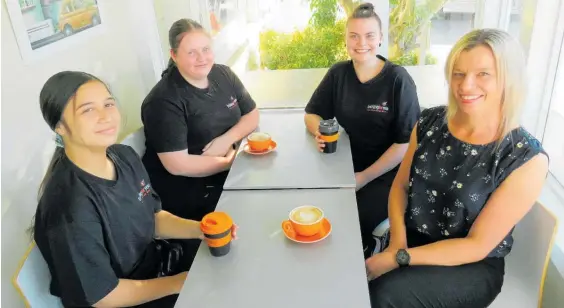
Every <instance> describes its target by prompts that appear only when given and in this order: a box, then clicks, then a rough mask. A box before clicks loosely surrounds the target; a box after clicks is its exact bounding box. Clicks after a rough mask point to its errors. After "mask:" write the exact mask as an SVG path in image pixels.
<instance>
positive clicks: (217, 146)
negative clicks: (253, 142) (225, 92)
mask: <svg viewBox="0 0 564 308" xmlns="http://www.w3.org/2000/svg"><path fill="white" fill-rule="evenodd" d="M258 122H259V111H258V109H256V108H254V109H253V110H251V111H250V112H249V113H247V114H245V115H244V116H242V117H241V119H239V122H237V124H235V125H234V126H233V127H231V128H230V129H229V130H228V131H227V132H225V133H224V134H223V135H221V136H219V137H217V138H215V139H213V140H212V141H211V142H210V143H208V144H207V145H206V147H204V149H203V153H202V155H203V156H216V157H217V156H223V155H225V153H227V152H228V151H229V149H230V148H231V147H233V144H235V143H237V142H239V141H240V140H241V139H243V138H245V136H247V135H249V134H250V133H251V132H252V131H254V130H255V129H256V128H257V126H258Z"/></svg>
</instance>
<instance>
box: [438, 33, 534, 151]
mask: <svg viewBox="0 0 564 308" xmlns="http://www.w3.org/2000/svg"><path fill="white" fill-rule="evenodd" d="M477 46H486V47H488V48H489V49H490V50H491V51H492V53H493V54H494V57H495V63H496V71H497V82H498V84H500V85H502V87H503V93H502V98H501V122H500V125H499V127H498V131H497V141H498V144H499V143H501V141H502V140H503V138H504V137H505V136H506V135H507V134H508V133H509V132H510V131H511V130H512V129H513V128H515V127H517V126H519V122H520V116H521V108H522V105H523V102H524V101H525V95H526V87H527V82H526V76H525V74H526V71H525V55H524V53H523V49H522V48H521V45H520V44H519V42H518V41H517V40H516V39H514V38H513V37H511V35H509V34H508V33H507V32H505V31H502V30H498V29H478V30H473V31H471V32H469V33H467V34H465V35H464V36H463V37H462V38H460V39H459V40H458V42H456V44H454V46H453V47H452V49H451V51H450V53H449V55H448V58H447V62H446V66H445V78H446V80H447V81H448V83H449V84H450V83H451V81H452V73H453V70H454V65H455V63H456V61H457V60H458V58H459V56H460V54H461V53H462V52H463V51H468V50H471V49H473V48H474V47H477ZM457 112H458V105H457V102H456V100H455V98H454V93H453V92H452V89H451V88H450V87H449V94H448V107H447V113H446V120H450V119H452V118H453V117H454V116H455V115H456V113H457Z"/></svg>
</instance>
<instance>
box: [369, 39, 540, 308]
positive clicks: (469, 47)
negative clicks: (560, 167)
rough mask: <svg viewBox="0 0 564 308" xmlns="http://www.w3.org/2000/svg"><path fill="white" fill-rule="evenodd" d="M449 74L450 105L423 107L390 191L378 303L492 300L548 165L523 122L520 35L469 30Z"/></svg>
mask: <svg viewBox="0 0 564 308" xmlns="http://www.w3.org/2000/svg"><path fill="white" fill-rule="evenodd" d="M445 75H446V79H447V80H448V83H449V86H450V87H449V88H450V89H449V104H448V106H446V107H444V106H441V107H435V108H430V109H427V110H425V111H423V113H422V116H421V119H420V120H419V121H418V123H417V126H416V127H415V128H414V130H413V133H412V135H411V140H410V143H409V148H408V151H407V154H406V156H405V158H404V160H403V161H402V163H401V166H400V170H399V171H398V174H397V176H396V178H395V180H394V183H393V185H392V189H391V191H390V198H389V214H390V236H391V238H390V244H389V246H388V247H387V249H386V250H385V251H384V252H382V253H379V254H375V255H374V256H372V257H371V258H369V259H368V260H367V261H366V266H367V269H368V272H369V276H370V277H369V278H370V279H372V281H371V282H370V292H371V301H372V306H373V307H402V308H409V307H449V308H457V307H487V306H488V305H489V304H490V303H491V302H492V301H493V300H494V299H495V297H496V296H497V294H499V292H500V290H501V286H502V284H503V276H504V266H505V264H504V257H505V256H506V255H507V254H508V253H509V252H510V251H511V247H512V245H513V238H512V236H511V232H512V230H513V228H514V227H515V225H516V224H517V223H518V222H519V220H521V218H523V216H525V214H526V213H527V212H528V211H529V210H530V209H531V207H532V206H533V204H534V203H535V200H536V199H537V197H538V196H539V194H540V192H541V189H542V186H543V183H544V180H545V177H546V174H547V172H548V157H547V155H546V153H545V152H544V150H543V149H542V147H541V145H540V143H539V141H538V140H536V139H535V138H534V137H533V136H531V135H530V134H529V133H528V132H527V131H526V130H525V129H524V128H523V127H521V126H520V125H519V116H520V113H519V110H520V107H521V105H522V104H523V101H524V98H525V93H524V89H526V86H527V84H526V81H525V61H524V56H523V53H522V51H521V47H520V45H519V43H518V42H517V41H516V40H515V39H513V38H512V37H511V36H509V34H507V33H506V32H503V31H501V30H495V29H480V30H474V31H472V32H470V33H468V34H466V35H465V36H463V37H462V38H461V39H460V40H459V41H458V42H457V43H456V44H455V45H454V47H453V48H452V50H451V52H450V55H449V57H448V60H447V65H446V68H445Z"/></svg>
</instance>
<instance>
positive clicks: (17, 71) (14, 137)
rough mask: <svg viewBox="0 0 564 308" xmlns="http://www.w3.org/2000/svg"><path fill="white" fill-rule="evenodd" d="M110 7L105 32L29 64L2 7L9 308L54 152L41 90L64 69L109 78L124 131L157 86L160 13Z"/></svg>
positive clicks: (130, 3)
mask: <svg viewBox="0 0 564 308" xmlns="http://www.w3.org/2000/svg"><path fill="white" fill-rule="evenodd" d="M103 4H104V6H103V7H102V8H103V9H104V10H103V11H102V12H101V17H102V22H103V23H104V24H106V26H107V27H106V31H105V32H104V33H101V34H100V35H98V36H95V37H93V38H91V39H89V40H87V42H85V43H83V44H81V45H80V44H78V45H73V46H70V47H69V48H68V49H66V50H64V51H63V52H61V53H59V54H55V55H53V56H50V57H48V58H45V59H43V60H40V61H38V62H36V63H33V64H30V65H24V63H23V61H22V59H21V57H20V53H19V49H18V45H17V43H16V39H15V36H14V33H13V30H12V26H11V21H10V18H9V15H8V13H7V10H6V7H5V2H4V1H2V16H1V19H2V21H1V22H2V24H1V25H2V77H3V78H2V121H1V128H2V167H1V168H2V217H1V218H2V232H1V233H2V276H1V279H2V280H1V283H2V303H1V306H2V307H10V308H17V307H23V303H22V302H21V300H20V297H19V295H18V294H17V293H16V291H15V289H14V288H13V286H12V284H11V277H12V275H13V274H14V272H15V271H16V268H17V266H18V263H19V260H20V258H21V256H23V254H24V252H25V250H26V248H27V247H28V244H29V237H28V235H26V233H25V230H26V228H27V227H28V226H29V225H30V222H31V218H32V216H33V214H34V213H35V209H36V206H37V203H36V191H37V186H38V184H39V182H40V180H41V178H42V176H43V171H44V169H45V168H46V166H47V164H48V162H49V160H50V157H51V154H52V151H53V148H54V142H53V134H52V133H51V132H50V130H49V128H48V126H47V125H46V124H44V123H45V122H44V120H43V118H42V116H41V113H40V110H39V91H40V90H41V87H42V86H43V84H44V83H45V81H46V80H47V78H49V77H50V76H51V75H53V74H55V73H57V72H59V71H62V70H82V71H86V72H89V73H93V74H94V75H96V76H98V77H100V78H102V79H104V80H105V81H106V82H108V83H109V85H110V87H111V88H112V90H113V92H114V95H115V96H116V97H117V99H118V101H119V103H120V104H121V106H122V109H123V115H124V119H125V120H126V121H125V123H124V124H125V126H124V128H123V130H122V133H125V132H130V131H132V130H133V129H135V128H136V127H139V126H140V125H141V122H140V112H139V106H140V104H141V102H142V100H143V98H144V96H145V95H146V94H147V93H148V91H149V90H150V88H151V87H152V86H153V85H154V83H155V82H156V74H155V69H156V68H155V67H156V66H155V62H154V61H153V55H152V50H153V51H154V46H153V47H151V46H149V42H151V39H155V38H154V37H151V35H152V33H153V32H155V33H156V31H153V30H152V29H151V28H150V27H152V26H154V22H152V23H150V22H147V21H148V20H149V21H150V16H151V14H153V15H154V13H152V7H150V5H151V2H150V1H148V0H147V1H146V0H120V1H103ZM134 9H135V10H134ZM83 34H85V33H83ZM159 73H160V72H159Z"/></svg>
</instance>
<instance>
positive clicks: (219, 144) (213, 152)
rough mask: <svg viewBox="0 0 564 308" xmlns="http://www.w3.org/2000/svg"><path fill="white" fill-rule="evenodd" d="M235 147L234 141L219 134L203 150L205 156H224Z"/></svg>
mask: <svg viewBox="0 0 564 308" xmlns="http://www.w3.org/2000/svg"><path fill="white" fill-rule="evenodd" d="M232 149H233V143H232V142H231V141H229V140H228V138H226V137H224V136H219V137H217V138H215V139H213V140H212V141H210V143H208V144H207V145H206V146H205V147H204V149H203V150H202V155H204V156H217V157H223V156H226V155H227V154H229V151H230V150H232Z"/></svg>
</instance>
